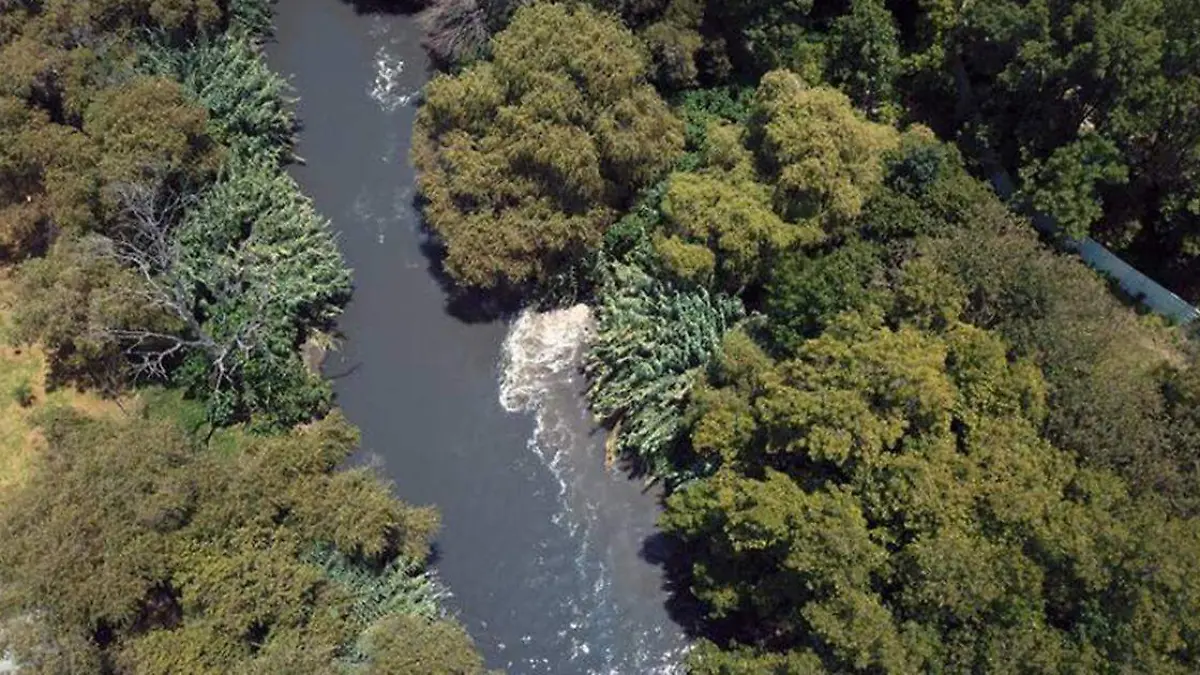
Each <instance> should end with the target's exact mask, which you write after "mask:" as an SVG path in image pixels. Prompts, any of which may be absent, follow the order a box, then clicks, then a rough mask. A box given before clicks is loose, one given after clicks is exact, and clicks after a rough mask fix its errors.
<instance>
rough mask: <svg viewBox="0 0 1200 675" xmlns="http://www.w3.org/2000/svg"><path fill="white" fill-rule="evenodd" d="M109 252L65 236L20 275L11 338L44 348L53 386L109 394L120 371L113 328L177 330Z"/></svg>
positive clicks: (103, 244) (102, 243)
mask: <svg viewBox="0 0 1200 675" xmlns="http://www.w3.org/2000/svg"><path fill="white" fill-rule="evenodd" d="M111 248H112V247H111V242H109V241H107V240H105V239H104V238H102V237H99V236H95V235H92V236H87V237H83V238H80V239H74V238H64V239H62V240H60V241H59V242H58V243H57V244H56V245H55V246H54V248H53V249H52V250H51V251H50V253H49V254H48V255H47V256H45V257H43V258H35V259H32V260H29V261H27V262H26V263H25V264H23V265H22V266H21V267H20V268H19V269H18V271H17V274H16V276H15V282H16V283H15V284H14V303H13V305H14V307H13V309H14V311H13V332H12V335H11V337H12V339H13V340H14V341H15V342H17V343H19V344H30V343H34V342H37V343H40V344H41V345H42V346H43V347H44V348H45V349H46V352H47V354H48V356H49V363H50V369H51V372H50V376H51V377H50V382H51V384H60V383H62V382H64V381H67V380H74V381H77V382H83V383H88V384H91V385H93V386H98V387H101V388H104V389H109V390H111V389H112V388H114V387H115V386H119V385H120V384H122V381H121V380H122V377H121V375H122V371H123V368H122V357H121V347H122V345H121V344H120V341H119V340H118V339H116V337H115V336H114V335H113V334H112V332H111V331H112V330H113V329H129V328H143V329H148V330H156V331H163V332H173V331H178V330H181V327H180V325H179V321H178V319H176V318H172V317H171V316H169V315H168V314H165V313H164V312H162V311H161V309H160V308H158V307H155V306H153V305H152V304H150V303H147V302H146V301H145V297H146V296H145V291H146V288H145V285H144V284H143V283H142V281H141V280H140V279H139V278H138V277H137V276H136V275H135V274H134V273H133V272H131V271H129V270H126V269H123V268H122V267H121V266H120V265H119V264H117V262H116V261H115V260H113V258H112V256H111Z"/></svg>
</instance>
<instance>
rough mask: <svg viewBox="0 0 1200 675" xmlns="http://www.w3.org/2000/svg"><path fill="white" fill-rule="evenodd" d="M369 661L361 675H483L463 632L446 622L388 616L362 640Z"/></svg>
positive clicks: (413, 617)
mask: <svg viewBox="0 0 1200 675" xmlns="http://www.w3.org/2000/svg"><path fill="white" fill-rule="evenodd" d="M362 645H363V646H362V648H363V650H364V651H365V652H366V653H367V654H368V655H370V660H369V661H368V662H367V664H366V665H365V667H364V668H363V669H362V672H363V673H364V675H485V673H486V672H488V671H485V670H484V667H483V658H482V657H481V656H480V655H479V653H478V652H476V651H475V650H474V648H473V645H472V643H471V638H470V637H469V636H468V635H467V632H466V631H465V630H463V629H462V627H461V626H459V625H458V624H456V623H454V622H452V621H447V620H444V619H442V620H430V619H427V618H425V617H421V616H411V615H406V614H397V615H392V616H389V617H387V618H385V619H383V620H382V621H380V622H379V623H378V624H377V625H375V626H373V627H372V628H371V629H370V630H368V631H367V632H366V633H365V634H364V635H363V639H362Z"/></svg>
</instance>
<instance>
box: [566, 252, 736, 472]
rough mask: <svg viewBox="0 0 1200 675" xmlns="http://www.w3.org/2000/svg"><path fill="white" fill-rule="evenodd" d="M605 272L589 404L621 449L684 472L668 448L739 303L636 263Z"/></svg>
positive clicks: (648, 465) (661, 468)
mask: <svg viewBox="0 0 1200 675" xmlns="http://www.w3.org/2000/svg"><path fill="white" fill-rule="evenodd" d="M602 276H603V282H602V285H601V289H600V293H599V295H600V302H599V304H598V307H597V309H596V315H597V319H598V329H597V335H596V339H595V341H594V342H593V343H592V346H591V349H590V350H589V352H588V356H587V364H586V366H585V369H586V372H587V375H588V377H589V379H590V380H591V383H590V385H589V388H588V399H589V401H590V403H591V406H592V410H593V411H594V412H595V414H596V415H597V416H598V417H599V418H601V419H603V420H605V421H606V422H607V423H609V424H610V425H612V426H613V427H614V433H616V434H617V437H616V439H615V447H616V449H617V450H618V452H620V453H621V454H623V455H625V456H627V457H630V458H632V459H634V460H635V461H637V462H639V463H640V464H641V465H642V466H643V467H644V468H645V469H646V470H648V471H649V472H650V473H651V474H652V475H654V476H657V477H666V478H668V479H675V478H682V477H684V476H683V475H681V474H680V473H679V471H678V468H677V467H675V466H674V465H673V462H672V461H671V460H672V457H671V451H672V450H673V449H674V447H675V445H676V443H677V442H678V440H679V437H680V435H681V434H682V432H683V430H684V424H683V415H684V412H685V409H686V406H687V401H688V397H689V394H690V392H691V389H692V385H693V383H694V382H695V376H696V374H697V372H698V371H699V370H700V369H702V368H703V367H704V365H705V364H707V363H708V360H709V358H710V357H711V356H712V354H713V352H714V350H715V349H716V348H717V346H718V345H719V344H720V342H721V337H722V336H723V335H724V334H725V331H726V330H728V329H729V328H730V327H731V326H732V325H733V324H734V323H735V322H736V321H737V320H738V319H740V318H741V317H742V315H743V309H742V304H741V302H740V301H739V300H738V299H737V298H735V297H729V296H725V295H722V294H711V293H709V292H708V291H707V290H706V289H704V288H696V289H683V288H677V287H675V286H673V285H672V284H671V283H669V282H667V281H663V280H660V279H656V278H654V277H653V276H651V275H650V274H648V273H647V272H646V271H645V270H643V269H642V268H641V267H639V266H637V265H632V264H627V263H622V262H609V263H607V265H606V269H605V271H604V273H603V275H602Z"/></svg>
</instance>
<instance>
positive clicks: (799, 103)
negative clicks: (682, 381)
mask: <svg viewBox="0 0 1200 675" xmlns="http://www.w3.org/2000/svg"><path fill="white" fill-rule="evenodd" d="M696 98H697V97H693V98H692V99H691V100H692V101H694V102H693V103H690V104H689V103H688V102H687V101H688V100H689V99H685V111H687V116H688V118H689V122H690V125H691V127H692V128H693V131H692V132H691V136H692V139H691V140H692V142H693V144H694V145H696V146H699V147H698V149H699V150H701V158H702V159H701V162H700V164H701V166H700V168H698V169H697V170H695V171H677V172H675V173H674V174H672V175H671V178H670V180H669V182H668V184H667V189H666V193H665V194H664V196H663V204H662V210H663V214H664V215H665V216H666V220H665V225H664V228H663V230H662V235H661V236H660V237H659V238H658V239H657V240H656V245H657V248H658V251H659V254H660V255H661V256H662V257H663V259H664V260H665V263H666V266H667V267H668V268H669V269H671V270H672V271H673V272H674V273H675V274H677V275H679V276H680V277H683V278H685V279H688V280H689V281H692V282H694V283H713V282H715V283H716V285H717V286H718V287H720V288H724V289H728V290H730V291H735V292H737V291H740V290H741V289H743V288H746V287H750V286H755V285H758V284H761V283H762V282H763V281H764V280H765V278H766V276H767V274H766V272H767V270H769V269H770V267H771V266H772V265H773V264H774V263H775V261H776V260H778V259H779V257H780V256H781V255H782V254H784V253H785V252H787V251H789V250H792V249H796V248H803V247H806V246H811V245H813V244H815V243H817V242H819V241H821V239H822V238H823V233H822V228H825V229H828V230H829V231H831V232H835V233H836V232H839V231H841V230H844V229H846V227H847V224H848V223H849V222H851V221H852V220H853V219H854V218H855V217H856V216H858V215H859V213H860V212H861V210H862V208H863V202H864V201H865V200H866V197H867V195H868V194H870V193H871V192H872V191H873V190H874V189H876V187H877V186H878V185H879V183H880V181H881V180H882V178H883V156H884V154H885V153H886V152H887V151H888V150H889V149H890V148H892V147H894V146H895V145H897V143H898V140H897V139H898V134H897V133H896V132H895V131H894V130H893V129H891V128H890V127H885V126H882V125H878V124H874V123H872V122H868V121H866V120H864V119H862V118H861V117H860V116H859V115H858V114H857V113H855V112H854V110H853V109H852V108H851V107H850V103H849V101H848V100H847V99H846V97H845V96H844V95H842V94H840V93H838V92H836V91H834V90H832V89H824V88H817V89H812V88H809V87H807V86H806V85H805V84H804V83H803V82H802V81H801V80H800V79H799V77H797V76H796V75H795V74H793V73H790V72H786V71H776V72H772V73H769V74H767V75H766V76H765V77H764V78H763V81H762V83H761V84H760V85H759V87H758V91H757V92H756V94H755V97H754V101H753V103H752V104H751V105H750V106H749V108H748V110H746V111H745V117H746V118H747V119H748V125H747V126H745V127H743V126H740V125H731V124H727V123H721V122H710V123H709V125H708V127H707V128H706V129H705V130H704V132H703V134H700V133H698V130H695V129H696V127H698V126H699V124H698V123H699V122H700V121H701V120H704V119H705V118H708V119H711V118H713V117H739V116H742V113H741V110H739V108H740V106H739V105H738V104H737V103H736V102H735V101H729V102H727V103H724V104H722V105H719V106H718V107H717V110H716V111H715V114H714V113H709V112H707V110H706V108H708V107H709V106H708V105H707V103H708V102H707V101H705V99H704V98H700V99H699V100H698V101H697V100H696ZM715 102H716V103H718V104H720V103H721V101H720V99H719V98H718V99H717V100H716V101H715Z"/></svg>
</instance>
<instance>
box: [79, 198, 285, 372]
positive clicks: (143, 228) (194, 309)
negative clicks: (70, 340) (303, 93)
mask: <svg viewBox="0 0 1200 675" xmlns="http://www.w3.org/2000/svg"><path fill="white" fill-rule="evenodd" d="M110 189H111V190H112V194H113V196H114V197H115V199H116V202H117V203H118V204H120V217H119V218H118V223H119V225H118V227H117V228H116V229H115V231H114V232H113V236H112V237H110V238H105V239H102V240H101V241H102V250H101V251H99V253H100V254H102V255H108V256H111V257H112V259H114V260H115V261H116V262H118V263H119V264H120V265H121V266H122V267H124V268H127V269H130V270H133V271H134V272H136V274H137V276H138V277H139V279H140V281H141V283H140V284H138V285H128V286H125V285H123V286H120V287H116V288H112V289H110V290H109V292H110V293H115V294H120V295H121V296H122V297H120V298H118V300H119V301H123V302H135V303H139V304H140V305H141V306H142V307H143V308H144V309H145V310H147V311H150V312H157V313H161V314H163V315H165V316H168V317H170V318H171V319H173V320H175V321H178V322H179V326H180V328H181V330H179V331H177V332H176V331H168V330H160V329H154V328H145V327H131V326H120V327H118V326H97V327H95V330H97V331H99V332H100V336H102V337H105V338H108V339H112V340H115V341H117V342H118V343H119V344H120V345H122V348H123V350H124V353H125V355H126V356H127V358H128V359H129V363H130V366H131V369H132V371H133V375H134V376H135V377H155V378H161V377H164V376H165V375H166V374H167V369H168V367H169V365H170V364H171V362H172V361H175V360H177V359H179V358H181V357H182V356H184V355H185V354H186V353H188V352H190V351H193V350H200V351H202V352H203V353H204V354H205V355H206V356H207V357H208V360H209V361H210V363H211V364H212V374H211V378H212V382H211V384H212V386H213V388H214V389H221V388H224V387H225V386H228V385H229V384H231V383H232V381H233V378H234V377H235V374H236V372H237V370H238V368H239V367H240V365H241V364H243V363H245V361H246V359H247V358H248V357H249V356H250V354H251V352H253V351H254V350H255V349H256V348H257V347H258V346H259V345H260V344H261V342H262V341H263V339H265V337H266V332H267V330H268V325H267V324H268V317H269V316H270V315H271V313H270V308H271V306H272V305H273V303H275V302H276V301H277V300H278V294H277V291H276V289H275V287H274V285H273V284H271V283H246V282H247V281H250V280H248V279H246V278H245V276H246V275H245V272H246V270H242V269H229V270H226V271H227V272H228V274H224V275H222V278H221V279H219V280H218V281H219V283H215V284H214V283H212V281H213V280H212V279H211V278H208V279H206V278H203V275H201V274H200V273H198V271H197V270H196V269H195V268H194V265H192V264H190V262H191V261H190V260H189V255H188V252H187V251H186V250H185V249H184V247H183V246H182V245H181V244H180V242H179V239H178V237H177V236H176V230H177V228H178V226H179V224H180V221H181V219H182V218H183V211H184V207H185V206H187V205H188V203H189V200H188V199H187V198H185V197H182V196H180V195H179V194H178V193H176V192H174V191H173V190H171V189H169V188H167V187H165V186H164V183H163V181H162V180H160V179H152V180H147V181H144V182H126V183H120V184H117V185H114V186H112V187H111V188H110ZM234 302H236V303H237V304H239V305H241V306H242V307H245V308H247V311H243V312H240V313H239V316H238V317H237V319H236V321H235V322H234V325H233V326H232V327H230V326H225V330H223V331H222V332H221V334H216V333H214V332H213V331H212V330H210V329H208V327H207V326H206V325H205V323H204V322H203V321H202V318H201V316H202V315H201V314H200V312H201V311H202V305H204V304H209V305H213V304H223V303H228V304H233V303H234Z"/></svg>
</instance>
